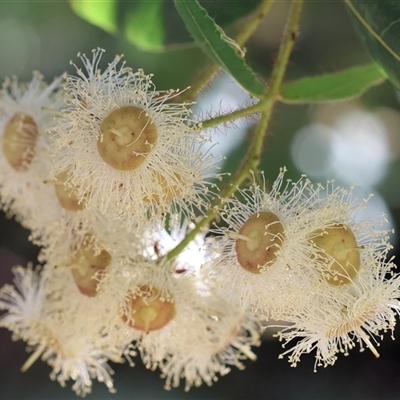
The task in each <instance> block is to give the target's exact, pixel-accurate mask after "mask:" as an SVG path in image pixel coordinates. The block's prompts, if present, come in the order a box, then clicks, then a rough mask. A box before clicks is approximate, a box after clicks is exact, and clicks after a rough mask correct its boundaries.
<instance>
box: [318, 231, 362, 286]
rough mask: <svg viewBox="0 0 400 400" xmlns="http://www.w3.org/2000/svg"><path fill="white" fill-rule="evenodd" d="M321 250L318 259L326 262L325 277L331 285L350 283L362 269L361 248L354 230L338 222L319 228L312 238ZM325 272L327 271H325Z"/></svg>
mask: <svg viewBox="0 0 400 400" xmlns="http://www.w3.org/2000/svg"><path fill="white" fill-rule="evenodd" d="M311 242H312V243H314V244H315V245H316V246H317V247H318V248H319V249H321V251H318V253H317V260H319V261H321V262H324V263H326V266H327V270H328V272H327V274H325V279H326V280H327V282H328V283H330V284H331V285H336V286H337V285H342V284H346V283H349V282H350V280H351V279H353V278H354V277H355V276H356V275H357V272H358V271H359V269H360V250H359V247H358V244H357V240H356V238H355V236H354V234H353V232H352V230H351V229H350V228H349V227H347V226H345V225H343V224H336V225H335V226H333V227H330V228H324V229H318V230H317V231H316V232H315V237H314V238H313V239H311ZM324 273H325V271H324Z"/></svg>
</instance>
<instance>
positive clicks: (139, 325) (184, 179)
mask: <svg viewBox="0 0 400 400" xmlns="http://www.w3.org/2000/svg"><path fill="white" fill-rule="evenodd" d="M102 53H103V52H102V50H95V51H94V52H93V55H92V59H89V58H87V57H86V56H85V55H80V56H79V58H80V61H81V62H82V63H83V66H84V68H83V69H80V68H79V67H78V66H75V67H76V75H75V76H72V75H65V76H63V77H60V78H58V79H55V80H54V82H53V83H51V84H50V85H46V84H45V83H44V82H43V79H42V77H41V76H40V75H39V74H35V75H34V77H33V80H32V82H31V83H30V84H28V85H23V84H20V83H18V82H17V81H16V80H12V81H6V82H5V83H4V85H3V89H2V91H1V93H0V104H1V107H0V132H1V135H2V152H1V157H0V163H1V166H0V168H1V174H0V195H1V206H2V209H3V210H4V211H7V212H8V213H9V214H12V215H14V216H15V217H16V218H17V219H18V221H19V222H20V223H21V224H22V225H23V226H24V227H26V228H27V229H29V230H30V231H31V240H32V241H33V242H34V243H35V244H37V245H39V246H41V253H40V258H39V260H40V262H41V264H42V265H41V266H40V267H38V268H36V269H33V268H32V267H31V266H28V267H27V268H23V267H20V266H18V267H15V268H14V274H15V287H14V286H11V285H6V286H5V287H3V288H2V289H1V291H0V309H2V310H5V311H6V312H5V313H4V314H3V315H2V316H1V319H0V326H3V327H6V328H8V329H10V330H11V331H13V333H14V336H13V337H14V338H15V339H22V340H24V341H26V342H27V343H28V345H29V346H30V348H31V349H33V352H32V355H31V356H30V357H29V359H28V360H27V362H26V363H25V364H24V365H23V367H22V370H27V369H28V368H29V367H30V366H31V364H32V363H33V362H34V361H35V360H36V359H38V358H41V359H42V360H44V361H46V362H47V363H48V364H49V365H50V366H51V367H52V368H53V370H52V373H51V378H52V379H56V380H58V381H59V382H60V384H61V385H63V386H64V385H65V384H66V382H67V381H68V380H73V381H74V384H73V389H74V390H75V392H76V393H77V394H78V395H82V396H84V395H85V394H87V393H90V391H91V386H92V380H93V379H97V380H98V381H100V382H104V383H105V384H106V386H107V387H108V388H109V389H110V391H112V390H114V389H113V381H112V373H113V371H112V369H111V367H110V366H109V365H108V364H107V362H108V361H112V362H123V361H125V360H127V361H128V362H129V364H130V365H131V366H133V365H134V364H133V358H134V357H135V356H138V355H140V357H141V359H142V361H143V362H144V364H145V365H146V366H147V367H148V368H150V369H159V370H160V371H161V376H162V377H163V378H165V382H166V383H165V385H166V388H171V387H176V386H178V385H179V384H180V381H181V380H182V381H184V385H185V389H189V388H190V387H192V386H199V385H200V384H202V382H205V383H206V384H208V385H211V384H212V382H213V381H215V380H217V378H218V375H224V374H226V373H227V372H229V370H230V367H231V366H236V367H238V368H243V367H244V364H243V361H244V360H246V359H250V360H254V359H255V358H256V357H255V354H254V353H253V352H252V346H258V345H259V344H260V339H261V334H262V332H263V330H264V329H265V326H266V325H267V324H271V323H272V322H271V321H282V323H281V322H279V323H278V322H274V324H275V326H276V325H279V326H280V330H279V331H278V334H277V336H278V337H279V339H280V340H282V341H283V342H284V345H287V344H288V343H289V342H291V341H292V339H299V340H297V341H296V340H295V341H294V344H293V346H292V347H291V348H290V349H289V350H287V351H285V353H284V354H288V355H289V361H290V362H291V364H292V365H296V363H297V362H298V361H299V359H300V356H301V354H303V353H309V352H311V351H313V350H315V351H316V360H317V361H316V365H329V364H333V363H334V362H335V359H336V357H337V354H338V353H339V352H344V353H347V352H348V350H349V349H350V348H352V347H354V346H355V344H356V343H357V342H358V343H359V345H360V346H361V348H363V346H367V347H368V348H370V349H371V351H372V352H373V353H375V354H376V355H378V353H377V351H376V349H375V346H374V341H375V340H376V339H377V338H379V335H380V334H381V332H382V331H385V330H393V328H394V325H395V322H396V316H397V314H398V312H399V309H400V302H399V301H398V300H397V298H398V297H400V290H399V287H400V277H398V276H397V275H395V274H394V273H393V268H394V265H393V263H392V262H391V261H387V258H388V257H387V256H388V251H389V250H390V244H389V240H388V238H389V232H387V231H384V230H377V229H376V226H375V224H374V223H373V222H372V221H370V220H364V221H358V220H357V215H358V213H359V211H360V210H361V209H362V208H363V207H364V206H365V205H366V202H367V200H364V201H362V202H361V203H359V202H357V199H356V198H355V196H354V195H353V192H352V190H350V192H347V191H346V190H344V189H342V188H335V187H334V186H333V184H331V183H328V187H327V188H323V187H322V186H317V187H314V186H313V185H312V184H311V182H310V181H309V180H308V179H307V178H305V177H302V178H301V179H300V180H299V181H298V182H295V183H293V182H290V181H288V182H287V183H286V184H285V183H284V173H285V170H284V169H282V171H281V172H280V174H279V176H278V178H277V180H276V181H275V183H274V184H273V186H272V188H271V190H269V191H267V190H266V189H265V182H264V181H263V182H261V183H260V184H257V183H255V182H256V179H254V183H253V184H252V185H251V186H249V187H248V188H245V189H240V188H237V190H236V197H231V198H226V199H219V198H218V196H217V195H216V194H215V193H213V192H216V190H213V184H212V182H213V181H214V180H216V179H217V178H218V174H217V172H215V171H216V166H217V162H218V159H217V158H215V157H214V156H212V154H211V153H210V152H209V151H208V150H206V149H207V142H208V141H209V137H208V136H207V135H206V134H205V133H203V132H202V127H201V123H198V122H195V120H194V118H193V117H192V115H191V111H190V108H189V106H190V105H185V104H181V103H177V102H175V103H174V102H173V101H172V100H173V99H174V98H175V97H176V96H177V94H179V92H177V91H167V92H165V91H164V92H160V91H156V90H155V88H154V85H153V83H152V81H151V76H148V75H145V74H144V73H143V71H138V72H133V71H132V70H131V69H130V68H127V67H126V66H125V64H124V63H123V62H122V61H121V58H120V57H116V58H115V59H114V61H112V62H111V63H110V64H109V65H108V67H107V68H106V69H105V70H104V71H102V70H101V69H100V68H99V63H100V60H101V58H102ZM74 65H75V64H74ZM213 202H214V203H213ZM215 204H218V206H215ZM214 206H215V210H216V213H218V214H219V217H220V220H221V224H220V225H221V226H220V227H216V226H215V227H213V228H212V229H210V230H209V231H208V232H206V231H205V230H204V231H202V232H200V233H199V234H197V235H196V237H195V238H194V240H193V241H192V242H191V243H189V245H188V246H187V247H186V248H185V249H184V250H183V251H182V252H181V253H180V254H178V255H177V256H176V257H169V256H168V254H169V251H170V250H172V249H173V248H174V247H175V246H176V245H177V244H178V243H179V242H180V241H181V240H182V239H183V238H184V237H185V235H187V234H188V233H190V232H191V231H192V230H193V229H195V226H196V225H195V223H196V221H198V220H199V219H200V218H202V215H204V213H205V212H207V211H208V210H210V209H211V208H212V207H214Z"/></svg>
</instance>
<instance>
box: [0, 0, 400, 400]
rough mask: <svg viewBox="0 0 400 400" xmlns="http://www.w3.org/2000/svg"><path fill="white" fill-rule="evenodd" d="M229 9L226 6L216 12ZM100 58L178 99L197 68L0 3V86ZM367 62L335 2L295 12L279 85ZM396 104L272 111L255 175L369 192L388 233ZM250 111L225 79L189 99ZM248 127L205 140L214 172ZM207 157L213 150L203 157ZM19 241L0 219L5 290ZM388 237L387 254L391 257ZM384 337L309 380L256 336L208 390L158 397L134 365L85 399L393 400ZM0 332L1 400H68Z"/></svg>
mask: <svg viewBox="0 0 400 400" xmlns="http://www.w3.org/2000/svg"><path fill="white" fill-rule="evenodd" d="M289 5H290V2H288V1H279V0H278V1H276V2H275V4H274V5H273V7H272V9H271V11H270V14H269V15H268V17H267V18H266V20H265V21H264V22H263V24H262V25H261V26H260V27H259V29H258V30H257V32H256V34H255V35H254V36H253V38H252V39H251V40H250V41H249V42H248V44H247V45H246V48H247V53H246V60H247V61H248V63H249V64H250V65H251V66H252V67H253V69H254V70H255V71H256V72H257V73H259V74H260V75H261V76H263V77H268V76H269V73H270V71H271V68H272V65H273V62H274V58H275V56H276V54H277V50H278V47H279V41H280V38H281V34H282V28H283V25H284V22H285V18H286V15H287V12H288V8H289ZM226 6H227V7H229V1H227V2H226ZM96 47H101V48H104V49H105V50H106V54H105V55H104V57H103V61H104V62H107V61H111V60H112V59H113V58H114V56H115V54H121V53H123V54H124V55H125V60H126V62H127V65H128V66H130V67H132V68H133V69H137V68H143V69H144V70H145V72H146V73H153V74H154V82H155V84H156V85H157V89H170V88H181V89H183V88H185V87H187V86H188V85H190V84H191V82H192V79H193V78H194V77H195V76H196V75H197V74H198V73H199V71H201V69H202V68H203V67H204V65H205V62H206V59H205V57H204V56H203V55H202V53H201V52H200V51H199V50H198V49H196V48H195V47H193V46H192V47H186V48H181V49H177V50H174V51H171V52H168V53H147V52H144V51H143V50H138V49H137V48H135V47H133V46H132V45H131V44H129V43H128V42H127V41H126V40H125V39H123V38H116V37H114V36H111V35H109V34H108V33H106V32H104V31H102V30H101V29H99V28H97V27H95V26H92V25H90V24H89V23H87V22H85V21H83V20H81V19H80V18H79V17H77V16H76V15H75V14H74V13H73V12H72V10H71V7H70V6H69V4H68V3H67V2H65V1H45V2H39V1H10V2H4V1H2V2H0V78H1V80H4V78H5V77H7V76H11V75H16V76H18V77H19V79H20V80H21V81H29V80H30V79H31V76H32V70H39V71H40V72H42V73H43V74H44V75H45V76H46V79H47V80H48V81H50V80H51V79H53V77H55V76H58V75H60V74H61V73H63V72H64V71H68V72H73V71H74V69H73V67H72V66H71V65H70V64H69V61H70V60H73V61H74V62H77V57H76V54H77V53H78V52H82V53H86V54H89V53H90V51H91V50H92V49H93V48H96ZM369 61H370V58H369V56H368V54H367V53H366V51H365V50H364V48H363V47H362V45H361V44H360V42H359V40H358V38H357V37H356V35H355V33H354V30H353V28H352V26H351V24H350V22H349V19H348V16H347V13H346V10H345V6H344V4H343V3H342V2H341V1H327V2H325V1H307V2H306V4H305V7H304V11H303V15H302V19H301V28H300V36H299V39H298V41H297V42H296V46H295V50H294V52H293V55H292V57H291V60H290V65H289V70H288V73H287V76H286V80H288V81H289V80H293V79H296V78H299V77H302V76H306V75H312V74H321V73H325V72H333V71H340V70H342V69H343V68H346V67H350V66H352V65H358V64H363V63H367V62H369ZM399 99H400V96H399V93H398V92H397V91H396V90H395V89H394V88H393V86H392V85H391V84H390V83H387V82H386V83H384V84H383V85H380V86H377V87H374V88H372V89H371V90H370V91H368V92H367V93H366V94H365V95H364V96H363V97H362V98H361V99H357V100H352V101H349V102H341V103H337V104H334V105H323V106H322V105H318V106H317V105H313V106H293V105H291V106H289V105H283V104H280V105H278V106H277V107H276V109H275V111H274V114H273V118H272V123H271V125H270V128H269V136H268V138H267V140H266V142H265V146H264V147H265V151H264V154H263V161H262V168H263V169H264V170H265V173H266V177H267V178H268V179H269V180H270V181H273V180H274V179H275V177H276V176H277V174H278V171H279V168H280V167H281V166H284V165H286V166H287V168H288V170H289V171H288V174H287V176H288V177H291V178H293V179H298V177H299V176H300V174H301V173H307V174H308V175H309V176H310V177H311V178H312V180H314V181H316V182H317V181H321V182H324V181H326V180H327V179H332V178H335V179H336V180H337V182H338V183H340V184H344V185H347V186H350V185H351V184H352V183H358V184H359V186H360V189H359V193H360V196H364V195H367V194H368V193H369V192H371V191H372V192H374V193H376V196H375V197H374V198H375V200H374V202H373V203H371V204H372V207H371V208H370V209H369V210H368V211H367V213H370V215H371V216H374V215H378V214H381V213H382V212H386V213H388V214H389V218H390V220H391V224H392V226H393V227H395V228H396V227H397V226H399V223H400V196H399V195H400V180H399V177H400V157H399V156H400V139H399V138H400V114H399V112H400V104H399ZM248 101H251V99H248V98H247V96H246V93H245V92H244V91H243V90H242V89H240V88H239V87H238V86H237V85H236V84H235V83H234V82H233V80H232V79H231V78H230V77H229V76H227V75H225V74H223V73H220V74H218V75H217V77H216V79H215V81H214V82H213V83H212V84H211V85H209V88H208V89H207V90H206V91H204V92H203V94H202V95H201V96H200V97H199V99H198V106H197V108H196V110H197V113H198V114H199V115H200V116H207V115H210V114H211V115H212V114H213V113H216V112H217V111H219V109H220V107H222V109H224V110H225V109H226V110H229V109H232V108H235V107H237V106H239V105H241V104H243V103H245V102H248ZM253 125H254V121H251V120H250V121H246V122H245V123H243V122H239V123H238V124H237V128H236V129H228V130H225V129H221V130H218V131H215V132H214V133H213V134H214V136H215V138H216V141H218V142H221V143H222V144H221V147H217V148H216V149H221V150H223V151H225V152H227V154H228V156H229V159H228V162H227V164H226V165H225V166H224V170H230V171H232V170H234V169H235V166H236V165H238V163H239V162H240V160H241V158H242V156H243V151H244V148H245V146H244V145H243V144H245V143H247V135H248V134H249V132H251V129H252V127H253ZM215 151H216V150H215ZM28 235H29V233H28V232H26V231H24V230H23V229H22V228H20V227H19V226H18V224H17V223H15V221H14V220H12V219H8V218H6V216H4V215H2V216H1V220H0V256H1V258H0V283H1V284H2V285H3V284H4V283H5V282H11V281H12V274H11V266H12V265H15V264H18V263H22V264H26V262H28V261H32V262H35V259H36V256H37V252H38V249H37V248H35V247H34V246H32V245H30V244H29V242H28V240H27V239H28ZM396 240H397V239H396V237H394V238H393V241H394V245H395V247H396V248H398V243H396ZM397 336H399V337H398V339H397V341H392V340H391V339H390V335H386V337H385V340H384V341H383V343H382V345H381V346H380V348H379V351H380V354H381V358H380V359H378V360H377V359H375V358H374V356H373V355H372V354H370V353H369V352H368V351H366V352H364V353H359V352H358V350H357V349H355V350H353V351H352V352H351V353H350V355H349V356H348V357H339V360H338V361H337V363H336V364H335V366H334V367H330V368H326V369H319V370H318V372H317V373H314V372H313V365H314V361H315V360H314V357H313V356H312V355H309V356H303V360H302V362H301V363H300V364H299V366H298V367H297V368H295V369H293V368H291V367H290V366H289V364H288V363H287V361H286V360H278V354H279V353H280V352H281V347H280V344H279V343H278V342H277V341H276V340H271V339H270V337H269V335H268V334H267V335H266V338H265V342H264V343H263V345H262V346H261V347H260V348H259V349H255V352H256V353H257V355H258V358H259V359H258V361H257V362H255V363H251V362H248V363H247V368H246V370H245V371H237V370H233V371H232V372H231V373H230V374H228V376H226V377H221V379H220V380H219V381H218V382H216V383H215V384H214V385H213V386H212V387H211V388H208V387H201V388H199V389H196V388H192V389H191V391H190V392H189V393H184V391H183V389H182V388H179V389H175V390H173V391H171V392H166V391H164V390H163V381H162V380H161V379H160V378H159V377H158V373H157V372H150V371H147V370H146V369H145V368H144V367H143V366H142V365H141V362H140V360H139V359H137V360H136V363H137V366H136V367H135V368H133V369H132V368H129V367H128V365H115V371H116V375H115V387H116V388H117V394H115V395H110V394H109V393H108V392H107V390H106V388H105V386H104V385H102V384H100V383H97V382H95V383H94V388H93V394H92V395H90V396H89V397H90V398H92V399H103V398H104V399H105V398H114V399H129V398H132V399H268V400H275V399H399V398H400V379H399V376H400V335H397ZM10 337H11V335H10V333H9V332H8V331H6V330H5V329H1V330H0V343H1V347H0V398H1V399H55V398H57V399H73V398H76V396H75V395H74V393H73V392H72V391H71V390H70V388H61V387H60V386H59V384H58V383H55V382H52V381H50V379H49V377H48V375H49V373H50V368H49V367H48V366H47V365H46V364H44V363H42V362H40V361H38V362H36V363H35V364H34V365H33V366H32V367H31V368H30V369H29V370H28V371H27V372H26V373H21V372H20V371H19V368H20V366H21V365H22V364H23V363H24V361H25V360H26V358H27V353H26V352H25V347H26V346H25V344H24V343H22V342H16V343H14V342H11V339H10Z"/></svg>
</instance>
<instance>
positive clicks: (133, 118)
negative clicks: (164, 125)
mask: <svg viewBox="0 0 400 400" xmlns="http://www.w3.org/2000/svg"><path fill="white" fill-rule="evenodd" d="M157 139H158V133H157V128H156V126H155V124H154V123H153V121H152V120H151V118H150V117H149V115H148V114H147V113H146V111H145V110H143V109H142V108H139V107H135V106H125V107H121V108H119V109H117V110H114V111H113V112H112V113H111V114H109V115H108V116H107V117H106V118H104V120H103V121H102V122H101V124H100V135H99V138H98V140H97V149H98V151H99V154H100V156H101V157H102V158H103V160H104V161H105V162H106V163H107V164H109V165H111V166H112V167H113V168H115V169H118V170H123V171H130V170H134V169H136V168H138V167H140V165H142V164H143V162H144V161H145V160H146V158H147V156H148V155H149V154H150V153H151V151H152V149H153V147H154V145H155V144H156V142H157Z"/></svg>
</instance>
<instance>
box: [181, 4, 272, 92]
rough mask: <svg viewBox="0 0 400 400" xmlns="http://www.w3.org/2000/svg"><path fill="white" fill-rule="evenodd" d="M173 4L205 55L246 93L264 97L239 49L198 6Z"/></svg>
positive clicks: (262, 87)
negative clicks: (230, 76) (229, 75)
mask: <svg viewBox="0 0 400 400" xmlns="http://www.w3.org/2000/svg"><path fill="white" fill-rule="evenodd" d="M174 1H175V6H176V9H177V10H178V12H179V15H180V16H181V17H182V19H183V21H184V22H185V25H186V28H187V29H188V31H189V32H190V33H191V35H192V36H193V38H194V40H195V41H196V43H197V44H198V45H199V46H200V48H201V49H202V50H203V52H204V53H205V54H206V55H207V56H208V57H210V58H211V59H212V60H213V61H214V62H215V63H217V64H218V65H220V66H221V67H222V68H224V69H225V70H227V71H228V72H229V73H230V74H231V75H232V76H233V77H234V78H235V79H236V81H237V82H238V83H239V84H240V85H241V86H242V87H243V88H244V89H246V90H247V91H248V92H250V93H251V94H253V95H255V96H261V95H262V94H263V93H264V89H265V88H264V85H263V83H262V82H261V81H260V80H259V79H258V78H257V77H256V76H255V75H254V73H253V71H252V70H251V69H250V68H249V67H248V66H247V65H246V63H245V61H244V59H243V58H242V56H241V54H240V52H241V50H240V48H239V46H237V45H236V44H235V43H234V42H233V41H232V40H231V39H229V38H228V37H227V36H226V35H225V33H224V32H223V30H222V29H221V28H220V27H219V26H218V25H217V24H216V23H215V22H214V20H213V19H212V18H211V17H210V16H209V15H208V13H207V11H206V10H205V9H204V8H203V7H201V5H200V4H199V2H198V1H197V0H174Z"/></svg>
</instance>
